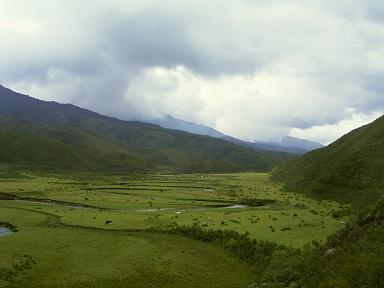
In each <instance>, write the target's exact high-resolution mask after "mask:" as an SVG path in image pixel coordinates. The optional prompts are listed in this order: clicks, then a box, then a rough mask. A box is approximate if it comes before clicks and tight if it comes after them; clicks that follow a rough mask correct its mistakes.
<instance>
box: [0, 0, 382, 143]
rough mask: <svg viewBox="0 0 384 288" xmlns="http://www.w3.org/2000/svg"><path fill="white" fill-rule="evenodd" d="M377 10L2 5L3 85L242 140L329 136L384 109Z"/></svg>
mask: <svg viewBox="0 0 384 288" xmlns="http://www.w3.org/2000/svg"><path fill="white" fill-rule="evenodd" d="M383 9H384V6H383V5H382V4H379V3H378V1H374V0H371V1H359V0H349V1H346V0H342V1H320V0H308V1H305V2H304V1H295V0H293V1H281V0H269V1H266V0H265V1H264V0H261V1H249V0H237V1H235V0H224V1H223V0H220V1H219V0H217V1H208V2H207V1H202V0H197V1H193V2H187V1H172V2H164V1H157V0H147V1H144V0H142V1H136V0H135V1H134V0H130V1H123V0H112V1H102V0H94V1H81V2H79V1H74V0H66V1H64V0H63V1H47V0H30V1H27V2H26V1H21V0H3V1H1V2H0V39H1V41H2V45H1V46H0V63H1V65H0V82H1V83H2V84H4V85H6V86H9V87H11V88H14V89H15V90H18V91H21V92H24V93H28V94H30V95H32V96H35V97H39V98H42V99H46V100H56V101H60V102H71V103H73V104H75V105H80V106H82V107H85V108H89V109H92V110H96V111H97V112H100V113H105V114H108V115H112V116H117V117H120V118H124V119H128V120H132V119H139V120H146V119H150V118H153V117H158V116H159V115H161V114H162V113H167V114H171V115H173V116H175V117H178V118H182V119H185V120H189V121H195V122H199V123H202V124H207V125H210V126H213V127H214V128H217V129H219V130H221V131H223V132H225V133H228V134H231V135H234V136H237V137H240V138H243V139H250V140H251V139H269V138H275V137H277V136H282V135H285V134H291V135H296V136H300V135H302V137H306V138H309V139H312V140H317V141H321V142H323V143H328V142H330V141H333V140H335V139H336V138H337V137H338V136H340V135H341V134H342V133H344V132H345V131H348V130H349V129H352V128H355V127H356V125H360V124H361V123H365V121H368V120H369V119H373V117H376V116H377V115H378V114H377V113H382V112H383V111H384V97H382V95H383V93H384V85H383V84H382V79H383V77H384V17H381V16H380V15H381V14H380V11H383ZM356 115H358V116H356ZM372 115H374V116H372ZM356 117H357V118H356ZM359 117H360V118H359ZM351 119H352V120H351ZM362 119H365V120H364V121H363V120H362Z"/></svg>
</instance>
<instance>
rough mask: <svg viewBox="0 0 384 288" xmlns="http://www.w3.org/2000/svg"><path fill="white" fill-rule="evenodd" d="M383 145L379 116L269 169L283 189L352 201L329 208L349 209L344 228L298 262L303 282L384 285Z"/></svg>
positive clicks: (309, 284)
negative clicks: (347, 220) (313, 149)
mask: <svg viewBox="0 0 384 288" xmlns="http://www.w3.org/2000/svg"><path fill="white" fill-rule="evenodd" d="M383 144H384V118H383V117H381V118H379V119H377V120H376V121H374V122H373V123H372V124H369V125H366V126H364V127H361V128H359V129H356V130H354V131H352V132H351V133H349V134H347V135H345V136H344V137H342V138H341V139H339V140H338V141H336V142H335V143H333V144H331V145H330V146H328V147H326V148H324V149H321V150H317V151H314V152H311V153H308V154H306V155H304V156H302V157H300V158H298V159H296V160H292V161H290V162H288V163H286V164H283V165H280V166H279V167H278V168H276V169H275V170H274V179H279V180H283V181H284V182H285V183H286V188H287V189H296V191H300V192H304V193H306V194H308V195H311V196H313V197H316V198H318V199H326V198H327V199H334V200H338V201H341V202H346V203H351V205H352V206H351V208H352V209H346V210H345V211H344V212H343V211H339V212H336V213H334V216H337V215H346V214H350V220H349V222H348V223H346V225H345V227H344V228H343V229H341V230H340V231H338V232H337V233H336V234H335V235H333V236H332V237H331V238H330V239H329V240H328V241H327V243H326V244H325V245H319V246H318V247H317V248H316V249H312V250H309V252H308V253H307V254H305V257H304V258H303V259H302V260H301V261H299V263H300V265H301V266H300V265H299V266H297V268H296V269H297V271H300V279H301V280H300V281H302V283H305V284H304V286H305V287H383V286H384V273H383V271H384V261H383V259H384V244H383V243H384V225H383V224H384V223H383V220H384V216H383V215H384V199H383V189H384V180H383V179H384V177H383V176H384V174H383V171H384V158H383V155H384V154H383V153H384V145H383ZM303 263H305V265H304V264H303ZM300 267H301V268H300Z"/></svg>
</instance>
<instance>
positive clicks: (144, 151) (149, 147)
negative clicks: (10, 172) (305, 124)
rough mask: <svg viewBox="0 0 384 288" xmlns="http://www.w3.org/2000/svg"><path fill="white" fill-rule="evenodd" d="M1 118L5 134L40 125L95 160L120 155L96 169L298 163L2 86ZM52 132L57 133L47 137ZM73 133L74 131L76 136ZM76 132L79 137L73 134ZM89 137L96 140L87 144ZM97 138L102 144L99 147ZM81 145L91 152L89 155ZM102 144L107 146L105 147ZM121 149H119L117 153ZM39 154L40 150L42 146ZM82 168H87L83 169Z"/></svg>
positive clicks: (222, 169) (238, 167)
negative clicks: (105, 152)
mask: <svg viewBox="0 0 384 288" xmlns="http://www.w3.org/2000/svg"><path fill="white" fill-rule="evenodd" d="M0 116H3V120H2V121H1V126H2V127H3V128H4V127H8V130H12V131H13V132H15V131H14V130H15V129H14V126H15V125H19V124H18V123H17V122H18V121H20V120H22V121H27V122H29V124H22V125H34V126H35V127H34V128H33V134H34V135H35V136H38V137H40V136H44V137H47V138H49V139H50V140H52V141H59V142H63V143H65V144H67V145H72V146H75V148H76V149H80V150H82V151H84V150H85V152H89V151H90V150H92V149H93V150H94V151H93V152H94V153H93V154H98V155H99V156H100V155H103V151H100V149H99V148H100V147H101V146H105V147H112V146H113V149H112V150H113V151H116V150H117V152H116V153H114V154H113V155H109V156H108V157H107V156H106V157H101V159H99V160H95V159H92V160H93V161H94V162H96V163H97V164H99V165H96V166H103V165H100V164H104V163H106V162H107V163H108V162H110V161H109V157H110V158H112V159H114V161H113V162H114V163H113V165H109V167H113V166H117V167H119V169H121V168H122V167H123V168H124V167H126V166H128V169H126V170H128V171H132V170H135V171H136V172H137V171H138V172H143V171H149V170H151V169H152V171H153V170H157V171H159V170H160V171H173V172H180V171H182V172H196V171H200V172H206V171H220V172H225V171H245V170H253V171H269V170H271V169H272V168H273V167H274V166H275V165H276V164H277V163H279V162H281V161H284V160H287V159H289V158H292V157H293V156H292V155H290V154H287V153H276V152H265V151H255V150H253V149H250V148H245V147H240V146H237V145H234V144H231V143H229V142H226V141H224V140H220V139H216V138H211V137H207V136H200V135H194V134H189V133H185V132H180V131H174V130H167V129H163V128H161V127H159V126H156V125H152V124H147V123H141V122H135V121H121V120H118V119H114V118H111V117H106V116H102V115H100V114H97V113H94V112H91V111H88V110H85V109H81V108H79V107H76V106H73V105H63V104H58V103H55V102H45V101H40V100H37V99H34V98H31V97H28V96H25V95H21V94H18V93H15V92H13V91H11V90H9V89H6V88H4V87H1V86H0ZM15 119H16V120H15ZM19 126H20V125H19ZM43 128H44V129H43ZM47 128H51V130H52V131H50V133H47ZM69 129H72V131H71V132H70V133H69ZM28 130H30V128H27V129H24V130H23V129H22V128H20V127H18V129H16V132H17V133H21V134H20V136H21V135H22V134H23V133H24V134H25V133H26V134H31V132H30V131H28ZM40 130H42V131H40ZM53 130H56V131H53ZM74 131H75V134H77V135H74V134H73V133H72V132H74ZM16 132H15V133H16ZM79 134H82V135H80V136H79ZM65 136H67V137H65ZM0 137H1V135H0ZM88 137H90V138H92V139H91V140H89V139H86V138H88ZM95 138H99V139H98V140H97V141H94V140H95ZM100 138H103V140H102V141H101V140H100ZM79 139H81V140H82V141H83V142H86V143H87V145H88V146H89V147H86V149H84V147H82V143H79V141H78V140H79ZM96 142H99V143H96ZM100 142H103V144H102V145H100ZM109 142H110V143H109ZM25 144H26V145H28V143H25ZM91 144H92V145H93V144H95V145H96V146H97V148H95V147H93V146H92V145H91ZM116 146H119V148H118V149H116ZM35 148H36V149H38V147H37V146H35ZM72 148H73V147H72ZM104 150H105V149H104ZM4 152H7V151H4ZM99 152H100V153H101V154H100V153H99ZM38 153H40V151H38ZM121 158H122V159H121ZM14 159H17V158H14ZM133 159H135V160H134V161H131V160H133ZM120 160H122V161H120ZM17 163H19V162H17ZM78 166H83V164H81V163H79V165H78Z"/></svg>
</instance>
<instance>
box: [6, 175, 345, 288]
mask: <svg viewBox="0 0 384 288" xmlns="http://www.w3.org/2000/svg"><path fill="white" fill-rule="evenodd" d="M1 175H2V176H1ZM0 177H1V178H0V199H2V200H0V222H1V221H4V222H8V223H11V224H13V225H16V226H17V228H18V230H19V231H18V232H16V233H13V234H9V235H6V236H4V237H0V253H1V255H2V257H1V260H0V287H7V286H10V287H107V286H108V287H252V285H253V284H252V283H254V281H256V280H255V273H253V272H254V271H251V270H252V269H251V267H249V266H248V265H246V264H245V263H242V262H240V261H239V260H237V259H236V258H235V257H233V255H231V254H230V253H229V252H228V251H226V250H224V249H222V248H220V247H219V246H216V245H214V244H212V243H203V242H199V241H196V240H192V239H188V238H185V237H180V236H176V235H169V234H164V233H157V232H156V231H157V230H164V229H167V228H169V227H175V226H176V225H186V226H199V227H202V228H203V229H213V230H216V229H223V230H234V231H237V232H241V233H243V232H249V235H250V237H251V238H252V239H257V240H269V241H272V242H276V243H278V244H282V245H286V246H291V247H295V248H299V247H303V245H305V244H309V243H311V242H312V241H313V240H316V241H319V242H321V241H324V240H325V239H326V238H327V236H328V235H330V234H332V233H333V232H335V231H336V230H338V229H340V227H342V225H343V224H342V223H343V221H345V219H343V218H334V217H332V215H334V214H335V212H337V211H340V210H345V209H347V208H348V207H347V206H346V205H340V204H338V203H336V202H331V201H316V200H313V199H311V198H307V197H305V196H303V195H300V194H295V193H293V192H286V191H283V189H282V186H281V184H280V183H278V182H273V181H271V180H269V175H268V174H262V173H242V174H210V175H208V174H199V175H197V174H194V175H144V176H102V175H65V176H64V175H38V176H36V175H28V174H24V175H13V174H10V173H3V174H1V173H0ZM336 214H337V213H336ZM106 223H107V224H106ZM149 229H150V230H149ZM150 231H151V232H150Z"/></svg>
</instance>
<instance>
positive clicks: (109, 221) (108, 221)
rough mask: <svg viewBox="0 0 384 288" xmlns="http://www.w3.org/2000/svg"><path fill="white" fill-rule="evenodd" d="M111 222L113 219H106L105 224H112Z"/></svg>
mask: <svg viewBox="0 0 384 288" xmlns="http://www.w3.org/2000/svg"><path fill="white" fill-rule="evenodd" d="M111 223H112V221H111V220H107V221H105V223H104V225H107V224H111Z"/></svg>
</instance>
